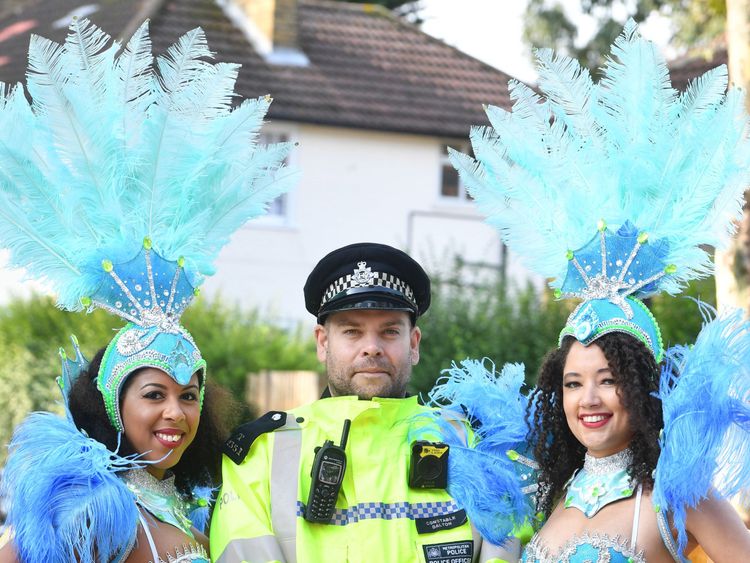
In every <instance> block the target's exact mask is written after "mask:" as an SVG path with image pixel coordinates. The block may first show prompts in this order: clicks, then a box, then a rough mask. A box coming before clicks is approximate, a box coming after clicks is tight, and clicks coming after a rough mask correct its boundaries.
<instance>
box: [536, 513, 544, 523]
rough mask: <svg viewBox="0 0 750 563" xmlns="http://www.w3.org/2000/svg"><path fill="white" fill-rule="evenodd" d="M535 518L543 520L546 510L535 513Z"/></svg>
mask: <svg viewBox="0 0 750 563" xmlns="http://www.w3.org/2000/svg"><path fill="white" fill-rule="evenodd" d="M534 518H536V519H537V520H539V522H541V521H542V520H544V512H537V513H536V514H535V515H534Z"/></svg>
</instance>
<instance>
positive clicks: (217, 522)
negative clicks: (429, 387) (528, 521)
mask: <svg viewBox="0 0 750 563" xmlns="http://www.w3.org/2000/svg"><path fill="white" fill-rule="evenodd" d="M429 410H430V409H429V408H427V407H424V406H420V405H419V404H418V403H417V399H416V397H412V398H407V399H373V400H370V401H361V400H358V399H357V398H356V397H331V398H325V399H321V400H318V401H315V402H314V403H312V404H310V405H307V406H304V407H300V408H298V409H294V410H293V411H292V412H290V413H288V416H287V417H286V422H285V424H284V425H283V426H282V427H280V428H277V429H275V430H274V431H272V432H268V433H265V434H262V435H260V436H259V437H258V438H257V439H256V440H255V441H254V442H253V443H252V446H251V447H250V450H249V453H248V454H247V456H246V457H245V459H244V461H243V462H242V463H241V464H239V465H237V464H235V463H234V462H233V461H231V460H230V459H228V458H227V457H226V456H225V457H224V460H223V485H222V489H221V492H220V494H219V498H218V500H217V503H216V507H215V510H214V515H213V520H212V522H211V537H210V539H211V556H212V559H213V560H214V561H215V562H216V563H241V562H247V563H267V562H271V561H273V562H283V563H294V562H297V563H308V562H309V563H323V562H326V563H337V562H351V563H359V562H361V563H365V562H367V563H379V562H382V563H401V562H403V563H409V562H420V563H476V562H488V561H492V562H498V561H503V560H516V559H517V557H518V554H517V553H515V550H517V546H516V545H512V547H511V548H510V549H511V550H512V552H511V553H509V552H508V551H506V550H504V549H501V548H499V547H496V546H493V545H491V544H489V542H484V545H483V542H482V539H481V537H480V536H479V535H478V534H477V532H476V531H475V530H473V528H472V526H471V524H470V523H469V522H468V521H466V518H465V517H464V513H463V511H461V510H460V509H459V507H458V506H457V505H456V503H455V502H454V500H453V499H452V498H451V497H450V495H449V494H448V493H447V492H446V491H445V490H442V489H412V488H410V487H409V485H408V473H409V461H410V450H411V447H410V442H409V437H408V432H409V427H410V422H412V421H413V420H414V418H413V417H414V416H415V415H417V414H419V413H425V412H427V411H429ZM345 419H349V420H351V429H350V431H349V439H348V443H347V445H346V455H347V467H346V471H345V474H344V479H343V483H342V487H341V490H340V492H339V495H338V499H337V502H336V512H335V514H334V517H333V521H332V522H331V523H330V524H318V523H310V522H308V521H306V520H305V519H304V518H303V511H304V507H305V504H306V502H307V500H308V494H309V490H310V482H311V477H310V471H311V468H312V465H313V459H314V457H315V448H316V446H322V445H323V443H324V442H325V441H326V440H331V441H332V442H333V443H334V444H338V443H339V441H340V438H341V432H342V428H343V422H344V420H345ZM417 523H421V524H422V526H421V531H422V532H423V533H419V531H418V529H417ZM425 523H427V524H428V526H427V528H429V529H430V530H432V529H434V530H435V531H426V530H425V526H424V524H425Z"/></svg>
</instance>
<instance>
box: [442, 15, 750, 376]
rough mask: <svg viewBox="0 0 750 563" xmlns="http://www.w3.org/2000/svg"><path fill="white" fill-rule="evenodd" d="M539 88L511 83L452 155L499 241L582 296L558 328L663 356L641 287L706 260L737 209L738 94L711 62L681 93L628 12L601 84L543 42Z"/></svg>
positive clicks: (741, 165) (748, 160) (672, 278)
mask: <svg viewBox="0 0 750 563" xmlns="http://www.w3.org/2000/svg"><path fill="white" fill-rule="evenodd" d="M537 61H538V68H539V88H540V90H541V91H542V92H543V93H544V97H542V96H539V95H537V94H536V93H535V92H534V91H533V90H531V89H530V88H528V87H527V86H525V85H524V84H521V83H519V82H514V81H512V82H511V83H510V85H509V90H510V93H511V98H512V99H513V102H514V104H513V109H512V111H511V112H507V111H504V110H502V109H500V108H497V107H489V108H487V115H488V117H489V120H490V122H491V124H492V127H478V128H474V129H472V132H471V140H472V145H473V149H474V154H475V155H476V160H474V159H473V158H471V157H468V156H466V155H463V154H460V153H456V152H452V154H451V160H452V162H453V164H454V166H456V168H457V169H458V171H459V173H460V174H461V178H462V180H463V182H464V183H465V184H466V186H467V188H468V190H469V192H470V193H471V194H472V196H473V197H474V198H475V200H476V202H477V205H478V206H479V208H480V209H481V210H482V212H483V213H485V214H486V215H487V216H488V221H489V222H490V223H491V224H493V225H494V226H496V227H497V228H498V229H499V231H500V233H501V235H502V237H503V240H504V241H505V243H506V244H507V245H508V246H509V247H510V248H511V249H512V250H513V251H514V252H516V253H517V254H519V255H520V256H521V257H522V258H523V259H524V260H525V263H526V265H527V266H528V267H529V268H530V269H532V270H534V271H536V272H537V273H539V274H541V275H542V276H544V277H546V278H553V280H552V282H551V286H552V287H553V288H555V290H556V291H555V293H556V295H557V296H558V297H576V298H579V299H582V300H583V303H582V304H581V305H580V306H579V307H578V308H577V309H576V310H575V311H574V312H573V314H571V316H570V317H569V319H568V322H567V323H566V326H565V328H564V329H563V331H562V333H561V335H560V338H561V339H562V338H563V337H565V336H567V335H572V336H574V337H575V338H577V339H578V340H579V341H581V342H582V343H584V344H588V343H590V342H592V341H593V340H595V339H596V338H598V337H599V336H601V335H603V334H606V333H609V332H613V331H617V332H624V333H627V334H630V335H632V336H634V337H635V338H638V339H639V340H641V341H642V342H644V343H645V344H646V345H647V346H648V348H649V349H650V350H651V351H652V353H653V354H654V356H655V358H656V359H657V361H659V360H661V358H662V354H663V349H662V343H661V336H660V333H659V327H658V325H657V324H656V321H655V320H654V318H653V317H652V315H651V313H650V312H649V311H648V309H647V308H646V307H645V306H644V305H643V304H642V303H641V302H640V301H639V299H641V298H644V297H648V296H650V295H654V294H656V293H658V292H661V291H666V292H668V293H671V294H675V293H678V292H679V291H681V289H682V288H683V287H684V284H685V283H686V282H687V281H689V280H691V279H693V278H697V277H701V276H704V275H706V274H708V273H710V272H711V268H712V264H711V261H710V257H709V255H708V253H707V252H706V250H705V249H704V246H706V245H710V246H720V245H721V244H723V243H724V242H725V241H726V239H727V238H728V236H729V235H730V234H731V233H732V231H733V229H734V226H733V220H734V219H736V218H738V217H739V216H740V213H741V209H742V207H741V204H742V195H743V192H744V190H745V188H746V186H747V183H748V171H749V170H750V168H749V165H750V144H749V143H748V140H747V136H746V134H747V125H748V120H747V116H746V114H745V111H744V107H743V100H742V95H741V94H740V92H739V91H738V90H735V89H732V90H730V91H729V92H727V93H726V94H725V91H726V86H727V72H726V68H725V67H724V66H721V67H718V68H715V69H713V70H711V71H709V72H707V73H706V74H704V75H703V76H701V77H699V78H698V79H696V80H694V81H693V82H691V83H690V85H689V86H688V88H687V90H686V91H685V92H684V93H682V94H679V93H678V92H677V91H676V90H675V89H673V88H672V87H671V84H670V82H669V72H668V69H667V66H666V63H665V61H664V59H663V58H662V57H661V55H660V54H659V52H658V50H657V48H656V47H655V46H654V45H653V44H652V43H650V42H648V41H646V40H644V39H642V38H641V37H640V35H639V33H638V30H637V26H636V25H635V23H634V22H633V21H632V20H631V21H629V22H628V23H627V24H626V26H625V29H624V30H623V32H622V34H621V35H620V37H619V38H618V39H617V40H616V41H615V43H614V45H613V47H612V52H611V55H610V57H609V58H608V59H607V62H606V64H605V65H604V68H603V71H602V72H603V77H602V79H601V80H600V81H599V82H598V83H597V84H595V83H594V82H593V81H592V79H591V77H590V75H589V73H588V71H587V70H586V69H584V68H581V66H580V65H579V64H578V63H577V62H576V61H575V60H573V59H571V58H569V57H565V56H559V55H554V54H553V53H552V51H550V50H547V49H544V50H540V51H538V52H537Z"/></svg>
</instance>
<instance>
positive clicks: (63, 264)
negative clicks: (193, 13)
mask: <svg viewBox="0 0 750 563" xmlns="http://www.w3.org/2000/svg"><path fill="white" fill-rule="evenodd" d="M118 53H119V54H118ZM212 56H213V54H212V53H211V51H210V50H209V49H208V46H207V43H206V38H205V34H204V33H203V31H202V30H201V29H199V28H198V29H195V30H193V31H190V32H188V33H187V34H185V35H184V36H183V37H182V38H180V39H179V41H178V42H177V43H176V44H175V45H173V46H172V47H171V48H170V49H169V50H168V51H167V52H166V53H165V54H164V55H163V56H160V57H158V59H157V60H156V62H154V60H153V56H152V54H151V41H150V39H149V35H148V23H144V24H143V25H142V26H141V27H140V28H139V29H138V30H137V31H136V32H135V33H134V34H133V36H132V37H131V39H130V41H129V42H128V44H127V45H126V46H125V48H124V49H122V50H121V46H120V44H119V43H118V42H117V41H112V40H111V38H110V37H109V36H108V35H107V34H106V33H104V32H103V31H101V30H100V29H98V28H97V27H96V26H94V25H92V24H91V23H89V22H88V21H86V20H85V19H80V20H76V21H74V22H73V23H72V24H71V26H70V30H69V33H68V37H67V39H66V41H65V43H64V44H63V45H58V44H56V43H53V42H51V41H49V40H46V39H43V38H40V37H37V36H34V37H32V40H31V44H30V48H29V70H28V75H27V86H28V92H29V95H30V97H31V98H32V99H33V102H32V103H31V104H29V103H28V102H27V101H26V97H25V95H24V92H23V88H22V87H21V86H20V85H18V86H14V87H12V88H7V87H5V86H4V85H3V86H2V88H0V93H1V95H0V246H2V247H5V248H8V249H9V250H10V264H11V265H12V266H15V267H23V268H25V269H26V270H27V272H28V274H29V276H31V277H35V278H39V279H42V280H44V281H46V282H48V284H49V285H51V286H52V288H53V289H54V290H55V291H56V292H57V294H58V302H59V304H60V306H62V307H64V308H66V309H70V310H81V309H82V308H83V305H82V304H81V298H82V297H88V296H91V295H93V294H94V292H95V290H96V289H97V287H99V286H100V284H101V283H102V281H103V280H104V279H107V278H108V275H107V274H106V272H104V271H103V270H102V267H101V264H102V260H105V259H106V260H110V261H112V262H113V263H115V264H117V263H119V262H123V261H127V260H130V259H131V258H132V257H133V256H135V255H137V254H138V252H139V251H140V250H141V248H142V245H143V240H144V238H145V237H149V238H150V239H151V241H152V243H153V248H154V251H155V252H157V253H158V254H159V255H160V256H162V257H163V258H165V259H167V260H177V259H178V258H179V257H184V259H185V271H186V273H187V275H188V277H189V279H190V280H191V283H193V284H194V285H198V284H200V282H201V280H202V278H203V276H206V275H211V274H212V273H213V271H214V268H213V262H214V260H215V258H216V256H217V254H218V252H219V251H220V249H221V248H222V247H223V246H224V244H226V242H227V241H228V239H229V237H230V235H231V234H232V233H233V232H234V231H235V230H237V229H238V228H239V227H240V226H241V225H242V224H243V223H245V222H246V221H247V220H248V219H251V218H253V217H256V216H259V215H261V214H262V213H263V212H264V211H265V209H266V206H267V204H268V203H269V202H270V201H271V200H273V199H274V198H275V197H277V196H279V195H280V194H282V193H283V192H285V191H286V190H288V189H289V187H290V186H291V185H292V183H293V182H294V180H295V177H296V175H295V174H293V173H291V172H289V171H288V170H287V169H286V168H285V167H284V159H285V158H286V156H287V153H288V151H289V148H290V146H289V144H280V145H272V146H261V145H259V144H258V142H257V137H258V131H259V129H260V127H261V125H262V122H263V118H264V116H265V113H266V111H267V109H268V106H269V103H270V99H268V98H259V99H257V100H246V101H245V102H243V103H242V104H240V105H239V106H237V107H232V102H233V100H234V99H235V96H236V94H235V92H234V84H235V80H236V78H237V73H238V70H239V66H238V65H234V64H227V63H212V62H210V59H211V58H212Z"/></svg>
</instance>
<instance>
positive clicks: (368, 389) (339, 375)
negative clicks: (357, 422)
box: [326, 348, 416, 400]
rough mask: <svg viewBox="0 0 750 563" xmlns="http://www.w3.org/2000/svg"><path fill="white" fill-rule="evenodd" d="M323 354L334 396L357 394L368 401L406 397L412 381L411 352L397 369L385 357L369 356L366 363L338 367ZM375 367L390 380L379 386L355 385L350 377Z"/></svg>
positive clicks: (362, 361)
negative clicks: (407, 387)
mask: <svg viewBox="0 0 750 563" xmlns="http://www.w3.org/2000/svg"><path fill="white" fill-rule="evenodd" d="M332 356H333V355H332V354H330V353H329V354H327V355H326V373H327V374H328V389H329V390H330V392H331V395H332V396H334V397H340V396H345V395H356V396H357V397H359V398H360V399H363V400H370V399H372V398H373V397H381V398H384V399H401V398H403V397H405V396H406V386H407V385H408V383H409V379H410V378H411V370H412V365H413V364H414V363H416V362H414V361H413V358H414V352H413V351H412V350H411V348H410V349H409V352H408V355H407V356H406V361H405V362H404V365H402V366H401V368H400V369H399V368H397V367H396V366H395V365H393V364H392V363H391V362H389V361H388V360H387V359H385V358H384V357H382V356H380V357H371V358H369V359H367V360H363V359H360V360H358V361H357V362H355V363H354V364H349V365H344V366H342V365H340V364H339V363H338V362H336V361H335V359H334V358H333V357H332ZM368 367H369V368H373V367H377V368H379V369H382V370H383V371H385V372H388V373H389V374H390V377H389V378H388V379H387V380H386V381H384V382H383V384H381V385H368V386H363V385H359V384H358V383H356V382H355V381H354V379H353V377H352V376H353V374H354V373H356V372H358V371H361V370H362V369H366V368H368Z"/></svg>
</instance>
